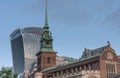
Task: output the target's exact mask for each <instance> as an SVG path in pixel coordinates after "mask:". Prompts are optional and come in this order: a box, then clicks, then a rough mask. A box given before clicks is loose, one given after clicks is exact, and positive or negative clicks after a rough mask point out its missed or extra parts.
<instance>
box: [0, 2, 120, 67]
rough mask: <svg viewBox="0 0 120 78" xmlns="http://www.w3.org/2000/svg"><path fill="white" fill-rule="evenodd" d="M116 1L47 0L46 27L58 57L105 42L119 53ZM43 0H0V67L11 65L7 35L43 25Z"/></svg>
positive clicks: (119, 16)
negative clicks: (21, 29)
mask: <svg viewBox="0 0 120 78" xmlns="http://www.w3.org/2000/svg"><path fill="white" fill-rule="evenodd" d="M119 3H120V0H49V4H48V16H49V26H50V30H51V31H52V34H53V38H54V49H55V50H56V51H57V52H58V55H60V56H69V57H74V58H79V57H80V56H81V54H82V52H83V50H84V48H89V49H95V48H98V47H102V46H105V45H107V41H108V40H109V41H110V43H111V46H112V47H113V49H115V50H116V53H117V54H118V55H120V47H119V46H120V35H119V34H120V5H119ZM44 4H45V2H44V0H1V1H0V27H1V28H0V32H1V33H0V48H1V51H0V53H1V54H0V67H1V66H3V65H4V66H12V54H11V45H10V38H9V35H10V34H11V32H12V31H13V30H15V29H16V28H21V27H31V26H32V27H33V26H35V27H43V26H44V13H45V12H44V9H45V5H44Z"/></svg>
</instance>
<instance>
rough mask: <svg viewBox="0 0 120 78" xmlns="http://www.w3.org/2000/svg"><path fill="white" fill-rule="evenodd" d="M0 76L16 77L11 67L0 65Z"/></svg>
mask: <svg viewBox="0 0 120 78" xmlns="http://www.w3.org/2000/svg"><path fill="white" fill-rule="evenodd" d="M0 78H17V75H13V73H12V68H11V67H4V66H3V67H2V68H1V70H0Z"/></svg>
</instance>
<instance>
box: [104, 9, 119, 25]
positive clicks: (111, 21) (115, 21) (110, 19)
mask: <svg viewBox="0 0 120 78" xmlns="http://www.w3.org/2000/svg"><path fill="white" fill-rule="evenodd" d="M103 24H106V25H114V26H119V25H120V8H119V9H117V10H116V11H114V12H112V14H110V15H108V16H107V17H106V18H105V19H104V20H103Z"/></svg>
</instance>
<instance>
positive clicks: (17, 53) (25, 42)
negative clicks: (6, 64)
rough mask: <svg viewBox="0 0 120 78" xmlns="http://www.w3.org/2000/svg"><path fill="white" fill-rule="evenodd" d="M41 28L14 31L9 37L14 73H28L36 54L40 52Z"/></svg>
mask: <svg viewBox="0 0 120 78" xmlns="http://www.w3.org/2000/svg"><path fill="white" fill-rule="evenodd" d="M41 31H42V28H39V27H27V28H22V29H16V30H15V31H13V32H12V34H11V35H10V39H11V48H12V57H13V68H14V73H15V74H19V73H22V72H24V71H29V70H30V69H31V66H32V64H33V62H34V61H36V59H37V58H36V53H37V52H39V51H40V38H41Z"/></svg>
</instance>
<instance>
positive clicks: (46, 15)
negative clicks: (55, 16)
mask: <svg viewBox="0 0 120 78" xmlns="http://www.w3.org/2000/svg"><path fill="white" fill-rule="evenodd" d="M45 2H46V4H45V27H48V14H47V6H48V0H46V1H45Z"/></svg>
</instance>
